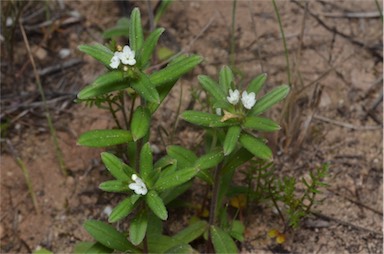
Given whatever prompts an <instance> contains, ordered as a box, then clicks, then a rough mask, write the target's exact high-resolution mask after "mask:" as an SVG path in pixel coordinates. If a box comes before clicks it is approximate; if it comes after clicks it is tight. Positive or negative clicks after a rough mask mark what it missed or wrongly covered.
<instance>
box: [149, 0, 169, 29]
mask: <svg viewBox="0 0 384 254" xmlns="http://www.w3.org/2000/svg"><path fill="white" fill-rule="evenodd" d="M172 1H173V0H162V1H161V2H160V5H159V7H158V8H157V7H156V14H155V17H154V19H153V22H154V23H155V24H157V23H159V20H160V19H161V17H162V16H163V15H164V13H165V11H166V10H167V9H168V7H169V5H170V4H171V3H172ZM155 26H156V25H155Z"/></svg>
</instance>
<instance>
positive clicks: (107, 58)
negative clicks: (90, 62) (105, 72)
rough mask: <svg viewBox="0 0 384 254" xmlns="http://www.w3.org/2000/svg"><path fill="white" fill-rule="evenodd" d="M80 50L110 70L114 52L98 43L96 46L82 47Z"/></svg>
mask: <svg viewBox="0 0 384 254" xmlns="http://www.w3.org/2000/svg"><path fill="white" fill-rule="evenodd" d="M78 49H79V50H80V51H81V52H84V53H85V54H87V55H90V56H92V57H93V58H95V59H96V60H97V61H99V62H101V63H102V64H104V65H105V66H107V67H108V68H110V67H109V64H110V63H111V59H112V57H113V52H112V51H111V50H110V49H109V48H107V47H105V46H103V45H101V44H99V43H97V44H94V45H80V46H79V47H78Z"/></svg>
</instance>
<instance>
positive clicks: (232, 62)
mask: <svg viewBox="0 0 384 254" xmlns="http://www.w3.org/2000/svg"><path fill="white" fill-rule="evenodd" d="M236 4H237V0H233V5H232V26H231V48H230V59H229V63H230V65H231V68H232V69H233V68H234V67H235V39H236V36H235V24H236Z"/></svg>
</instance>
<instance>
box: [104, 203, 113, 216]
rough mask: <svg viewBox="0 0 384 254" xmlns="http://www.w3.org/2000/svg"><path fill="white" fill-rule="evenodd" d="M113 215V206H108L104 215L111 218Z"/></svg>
mask: <svg viewBox="0 0 384 254" xmlns="http://www.w3.org/2000/svg"><path fill="white" fill-rule="evenodd" d="M111 213H112V207H111V206H109V205H108V206H106V207H105V208H104V210H103V214H105V215H107V216H108V217H109V215H110V214H111Z"/></svg>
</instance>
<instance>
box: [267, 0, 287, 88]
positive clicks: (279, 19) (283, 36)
mask: <svg viewBox="0 0 384 254" xmlns="http://www.w3.org/2000/svg"><path fill="white" fill-rule="evenodd" d="M272 3H273V8H274V9H275V13H276V17H277V21H278V23H279V28H280V33H281V37H282V39H283V45H284V52H285V61H286V64H287V76H288V85H291V70H290V67H289V55H288V48H287V41H286V40H285V34H284V29H283V25H282V23H281V18H280V13H279V9H278V8H277V5H276V1H275V0H272Z"/></svg>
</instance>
